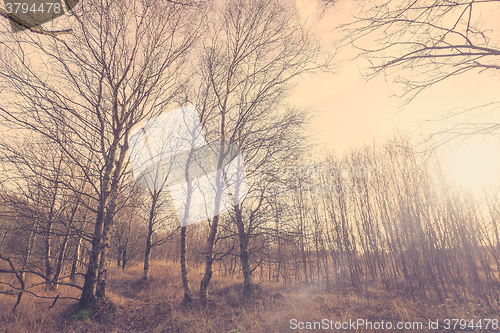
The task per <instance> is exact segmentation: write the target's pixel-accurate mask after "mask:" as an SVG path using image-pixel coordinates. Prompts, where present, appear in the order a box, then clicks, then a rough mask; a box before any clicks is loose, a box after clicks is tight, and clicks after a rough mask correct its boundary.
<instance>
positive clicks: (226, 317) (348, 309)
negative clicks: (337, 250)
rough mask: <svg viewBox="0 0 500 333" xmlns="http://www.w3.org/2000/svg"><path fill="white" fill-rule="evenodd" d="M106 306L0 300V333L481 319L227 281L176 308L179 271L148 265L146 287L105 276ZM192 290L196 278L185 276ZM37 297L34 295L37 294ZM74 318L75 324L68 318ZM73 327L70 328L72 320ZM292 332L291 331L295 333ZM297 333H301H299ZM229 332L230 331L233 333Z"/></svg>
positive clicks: (131, 276)
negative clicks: (204, 297) (247, 293)
mask: <svg viewBox="0 0 500 333" xmlns="http://www.w3.org/2000/svg"><path fill="white" fill-rule="evenodd" d="M108 274H109V283H108V293H107V296H108V301H107V302H101V303H100V304H99V307H98V310H97V311H96V312H93V313H91V312H77V310H76V307H75V303H76V302H75V301H72V300H59V301H58V302H57V303H56V305H55V306H54V308H52V309H49V305H50V304H51V303H52V301H50V300H43V299H36V298H34V297H32V296H28V295H26V296H24V297H23V300H22V301H21V304H20V306H19V307H18V310H17V311H16V313H12V312H11V311H10V310H11V308H12V306H13V305H14V303H15V299H14V297H12V296H7V295H0V309H1V310H0V327H1V330H0V331H3V332H19V333H23V332H30V333H33V332H181V333H183V332H186V333H191V332H206V333H209V332H214V333H220V332H229V331H231V330H236V329H238V330H240V331H241V332H245V333H246V332H256V333H257V332H292V331H293V330H291V329H290V320H291V319H293V318H295V319H297V320H298V321H320V320H322V319H329V320H333V321H348V320H349V319H352V320H355V319H358V318H362V319H367V320H372V321H380V320H385V321H387V320H390V321H392V322H396V321H400V320H402V321H422V322H424V323H425V324H427V320H428V319H434V320H435V319H438V318H439V319H444V318H466V319H474V318H478V319H479V318H486V317H489V318H491V317H495V316H497V315H498V314H488V313H485V309H484V307H481V306H479V305H474V306H473V305H470V304H469V305H468V306H457V305H456V304H454V303H453V302H451V301H447V302H446V303H445V304H441V305H438V303H437V302H436V303H432V302H427V303H424V302H418V301H417V302H416V301H410V300H409V299H408V298H407V297H403V296H401V295H395V294H394V293H389V292H386V291H383V290H382V289H380V288H377V287H376V286H372V287H370V288H368V290H367V291H365V292H363V293H362V294H359V293H356V292H354V291H353V290H350V289H349V288H343V289H342V291H341V292H337V293H325V292H324V291H323V290H320V289H318V288H317V287H314V286H302V287H299V286H295V287H286V288H285V287H283V286H281V285H278V284H274V283H269V282H262V283H261V284H259V286H258V288H257V290H256V293H255V297H254V298H252V299H243V298H241V296H240V295H241V289H242V285H241V282H240V280H238V279H234V278H223V277H214V278H213V284H212V289H211V292H210V295H211V302H210V304H209V306H208V307H206V308H204V307H202V306H200V305H199V304H198V303H197V302H194V303H193V304H192V305H191V306H188V307H186V306H183V305H182V304H181V301H182V296H183V292H182V287H181V284H180V283H181V282H180V281H181V279H180V269H179V267H178V266H177V265H174V264H166V263H163V262H155V263H153V265H152V272H151V280H150V281H148V282H147V283H144V282H143V281H142V280H141V277H142V267H141V266H139V265H136V266H131V267H130V268H128V269H127V270H125V271H123V270H121V269H118V268H111V269H110V271H109V273H108ZM190 279H191V283H192V289H193V290H194V291H195V290H197V288H198V286H199V282H200V280H201V272H199V271H191V273H190ZM37 292H39V293H40V294H44V292H43V290H42V289H41V288H40V289H39V290H37ZM57 293H58V294H60V295H61V296H77V295H78V292H77V291H76V290H71V289H69V288H66V287H60V288H59V290H58V291H57ZM75 315H77V316H75ZM77 318H78V319H79V320H76V319H77ZM298 331H299V330H298ZM302 331H303V330H302ZM236 332H237V331H236Z"/></svg>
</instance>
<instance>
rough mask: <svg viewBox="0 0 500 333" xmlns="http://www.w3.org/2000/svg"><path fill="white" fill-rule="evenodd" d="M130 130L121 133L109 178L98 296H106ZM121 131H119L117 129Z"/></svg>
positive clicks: (98, 277)
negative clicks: (109, 187)
mask: <svg viewBox="0 0 500 333" xmlns="http://www.w3.org/2000/svg"><path fill="white" fill-rule="evenodd" d="M129 132H130V130H129V129H128V130H126V131H125V132H124V133H123V137H124V143H123V145H120V155H119V157H118V160H117V161H116V164H115V170H114V172H113V178H112V180H111V191H110V195H109V198H110V200H109V205H108V207H107V208H108V209H107V211H106V219H105V220H104V228H103V236H102V245H101V257H100V258H99V272H98V275H97V285H96V295H98V296H99V297H102V298H104V297H106V277H107V272H108V269H107V267H108V257H109V249H110V248H111V227H112V226H113V218H114V215H115V213H116V206H117V203H116V201H117V197H118V191H119V187H120V179H121V175H122V170H123V164H124V162H125V156H126V155H127V152H128V135H129ZM118 133H121V131H118Z"/></svg>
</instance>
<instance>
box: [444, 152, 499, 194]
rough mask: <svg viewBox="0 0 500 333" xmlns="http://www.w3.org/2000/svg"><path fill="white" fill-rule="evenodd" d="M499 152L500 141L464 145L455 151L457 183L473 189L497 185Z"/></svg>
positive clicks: (454, 174) (455, 177) (455, 176)
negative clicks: (499, 142) (499, 144)
mask: <svg viewBox="0 0 500 333" xmlns="http://www.w3.org/2000/svg"><path fill="white" fill-rule="evenodd" d="M495 146H496V147H495ZM495 148H496V149H495ZM499 154H500V150H499V149H498V143H497V144H496V145H492V144H486V143H484V142H483V143H480V144H467V145H462V146H461V147H460V148H459V149H457V151H456V153H455V159H454V160H455V161H454V173H453V176H454V179H455V183H456V184H457V185H458V186H461V187H464V188H468V189H472V190H480V189H483V188H489V187H492V186H496V185H497V182H498V180H499V164H498V156H497V155H499Z"/></svg>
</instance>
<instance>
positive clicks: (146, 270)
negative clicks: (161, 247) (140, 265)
mask: <svg viewBox="0 0 500 333" xmlns="http://www.w3.org/2000/svg"><path fill="white" fill-rule="evenodd" d="M151 238H153V226H152V225H151V223H150V224H149V230H148V235H147V237H146V252H145V253H144V275H143V279H144V280H145V281H147V280H149V268H150V267H151V248H152V244H151Z"/></svg>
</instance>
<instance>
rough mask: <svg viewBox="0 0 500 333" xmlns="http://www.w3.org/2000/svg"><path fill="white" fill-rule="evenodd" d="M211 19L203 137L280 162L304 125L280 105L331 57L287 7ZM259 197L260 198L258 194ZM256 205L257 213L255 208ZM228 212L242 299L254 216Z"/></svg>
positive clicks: (234, 11) (253, 4)
mask: <svg viewBox="0 0 500 333" xmlns="http://www.w3.org/2000/svg"><path fill="white" fill-rule="evenodd" d="M213 15H215V16H214V17H218V18H220V19H219V20H215V19H214V20H213V21H212V22H214V23H213V25H212V26H211V27H210V28H209V35H208V40H207V41H205V42H204V46H203V52H202V53H201V56H200V74H201V84H200V88H199V89H198V95H197V96H198V97H197V101H199V102H198V103H197V104H198V105H199V106H200V109H201V112H202V114H204V115H205V118H204V124H205V128H206V131H207V138H208V139H209V141H222V142H224V141H229V142H232V143H235V144H237V145H238V146H239V147H240V149H241V151H242V153H243V156H244V158H245V162H246V163H253V164H255V165H259V166H260V167H262V166H263V165H264V164H265V163H266V162H265V161H266V159H267V160H268V161H270V160H271V158H272V157H271V156H272V155H273V154H274V156H275V157H276V158H278V156H280V153H281V152H283V151H284V149H285V148H284V147H285V146H286V145H287V144H290V143H291V141H288V139H289V138H290V137H292V136H293V134H292V133H293V132H294V131H295V130H298V129H300V127H301V126H302V125H303V124H304V121H305V117H304V114H303V113H302V112H301V111H297V110H294V109H293V108H290V109H288V110H287V111H284V110H286V108H285V107H284V105H283V101H284V98H285V97H286V96H287V92H289V91H290V89H291V88H292V87H293V86H294V84H295V83H296V81H294V79H295V78H297V77H298V76H300V75H301V74H305V73H312V72H314V71H317V70H320V69H326V68H327V67H328V63H329V58H328V56H325V57H324V58H322V59H321V58H320V55H322V54H321V49H320V47H319V45H318V43H317V42H316V41H315V40H314V38H313V37H312V35H311V34H310V33H309V32H308V31H307V29H306V28H305V27H304V26H303V25H302V24H301V23H300V20H299V18H298V15H297V12H296V9H295V8H294V7H293V6H291V5H289V4H287V3H285V2H281V1H271V2H269V1H261V0H248V1H247V0H233V1H229V2H227V3H226V4H224V5H222V6H220V7H216V8H215V11H214V13H213ZM280 113H281V114H280ZM294 146H295V145H294ZM287 149H291V146H288V147H287ZM288 151H289V150H288ZM257 198H258V199H257V201H259V200H262V196H259V195H257ZM259 198H260V199H259ZM250 205H251V204H250ZM254 207H259V209H260V207H261V205H260V204H258V203H257V204H256V205H255V206H254ZM234 209H235V216H234V222H235V224H236V226H237V230H238V238H239V242H240V254H239V256H240V259H241V264H242V269H243V272H244V280H245V294H247V295H249V294H251V290H252V279H251V272H252V269H251V267H250V262H249V253H248V250H247V249H248V244H249V241H250V235H251V233H252V232H253V231H254V228H255V225H254V224H253V221H252V219H253V216H254V215H255V213H256V211H248V213H249V215H248V216H247V217H245V216H244V215H245V214H244V210H245V209H244V207H243V204H242V203H239V202H237V203H236V204H235V205H234ZM247 218H248V220H247V221H245V219H247ZM218 223H219V217H218V216H216V217H214V218H213V219H212V221H211V229H210V235H209V237H208V240H207V245H206V262H205V274H204V277H203V279H202V281H201V285H200V298H201V299H202V301H206V297H207V288H208V285H209V282H210V279H211V276H212V264H213V260H214V256H213V249H214V242H215V240H216V234H217V228H218Z"/></svg>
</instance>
